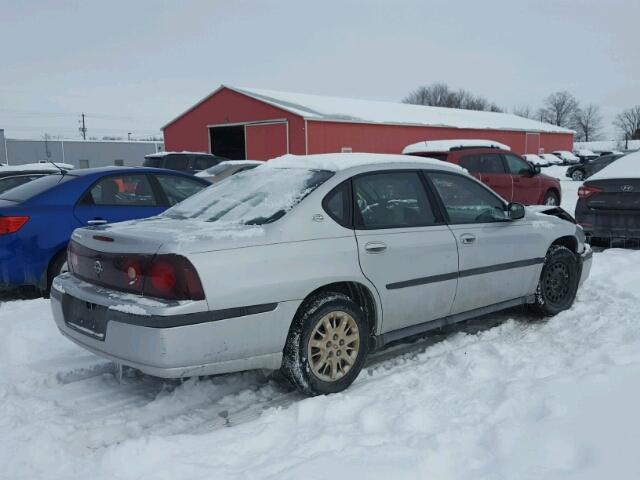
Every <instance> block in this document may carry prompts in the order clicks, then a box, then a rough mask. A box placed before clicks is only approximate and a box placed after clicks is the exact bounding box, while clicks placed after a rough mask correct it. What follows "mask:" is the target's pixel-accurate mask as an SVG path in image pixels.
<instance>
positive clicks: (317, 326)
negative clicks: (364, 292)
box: [282, 293, 368, 395]
mask: <svg viewBox="0 0 640 480" xmlns="http://www.w3.org/2000/svg"><path fill="white" fill-rule="evenodd" d="M367 341H368V328H367V321H366V319H365V316H364V313H363V312H362V309H361V308H360V307H359V306H358V305H357V304H356V303H355V302H354V301H353V300H351V299H350V298H349V297H347V296H346V295H343V294H340V293H325V294H322V295H320V296H316V297H314V298H312V299H310V300H307V301H305V303H304V304H303V306H302V307H301V308H300V312H299V313H298V315H297V316H296V318H295V320H294V322H293V325H292V326H291V330H290V332H289V337H288V338H287V343H286V346H285V349H284V357H283V361H282V373H283V374H284V375H285V376H286V377H287V378H288V379H289V381H291V383H293V385H294V386H295V387H296V388H298V389H299V390H301V391H302V392H304V393H305V394H307V395H326V394H329V393H336V392H340V391H342V390H344V389H346V388H347V387H348V386H349V385H351V383H353V381H354V380H355V379H356V377H357V376H358V374H359V373H360V370H362V367H363V365H364V362H365V360H366V357H367V353H368V342H367Z"/></svg>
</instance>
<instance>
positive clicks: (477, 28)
mask: <svg viewBox="0 0 640 480" xmlns="http://www.w3.org/2000/svg"><path fill="white" fill-rule="evenodd" d="M639 19H640V1H638V0H588V1H579V0H554V1H542V0H537V1H528V0H510V1H496V0H483V1H475V0H473V1H464V0H458V1H430V0H406V1H403V0H396V1H356V0H320V1H305V0H282V1H265V0H255V1H247V0H227V1H216V0H203V1H187V0H182V1H179V2H178V1H166V2H162V1H145V0H136V1H114V0H110V1H108V2H103V1H100V2H99V1H88V0H86V1H82V2H80V1H77V2H73V1H61V0H51V1H39V2H36V1H21V2H16V1H12V0H11V1H10V0H0V128H3V127H4V128H5V130H6V134H7V136H8V137H28V138H40V137H41V136H42V135H43V134H44V133H45V132H47V133H49V134H51V135H64V136H67V137H71V138H74V137H77V136H78V135H79V134H78V131H77V127H78V123H77V120H78V118H79V114H80V113H81V112H85V113H86V114H87V126H88V129H89V135H94V136H99V137H101V136H103V135H123V136H126V134H127V132H133V134H134V136H135V135H148V134H153V133H157V132H159V129H160V127H161V126H162V125H163V124H164V123H166V122H167V121H168V120H170V119H171V118H173V117H175V116H176V115H177V114H179V113H180V112H182V111H183V110H185V109H186V108H188V107H189V106H190V105H192V104H193V103H195V102H196V101H197V100H198V99H200V98H202V97H203V96H205V95H207V94H208V93H210V92H211V91H213V90H214V89H215V88H217V87H218V86H219V85H220V84H229V85H237V86H250V87H257V88H265V89H272V90H284V91H293V92H303V93H315V94H326V95H335V96H344V97H355V98H368V99H377V100H391V101H399V100H400V99H401V98H402V97H403V96H404V95H406V94H407V93H408V92H409V91H410V90H411V89H413V88H415V87H417V86H419V85H421V84H429V83H431V82H434V81H444V82H447V83H449V84H450V85H451V86H453V87H456V88H458V87H462V88H465V89H468V90H470V91H472V92H474V93H476V94H480V95H483V96H485V97H487V98H488V99H489V100H491V101H494V102H496V103H497V104H498V105H501V106H503V107H504V108H507V109H511V108H512V107H513V106H514V105H530V106H531V107H538V106H539V105H540V103H541V102H542V100H543V98H544V97H545V96H546V95H548V94H549V93H550V92H552V91H557V90H564V89H566V90H569V91H570V92H572V93H573V94H574V95H576V97H578V99H579V100H580V101H581V102H584V103H590V102H594V103H597V104H599V105H601V106H602V108H603V111H604V112H605V114H606V115H607V120H608V121H609V122H610V120H611V118H612V117H613V115H614V114H615V113H617V112H618V111H620V110H622V109H624V108H627V107H629V106H631V105H635V104H639V103H640V55H638V50H637V49H638V41H637V38H638V28H639V23H638V22H639ZM608 134H609V136H611V135H612V134H613V130H612V129H610V130H609V132H608Z"/></svg>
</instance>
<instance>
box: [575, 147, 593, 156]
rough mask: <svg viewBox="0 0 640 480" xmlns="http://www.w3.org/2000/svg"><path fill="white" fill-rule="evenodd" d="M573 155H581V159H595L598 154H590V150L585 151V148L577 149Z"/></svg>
mask: <svg viewBox="0 0 640 480" xmlns="http://www.w3.org/2000/svg"><path fill="white" fill-rule="evenodd" d="M573 153H575V154H576V155H582V156H583V157H597V156H598V154H597V153H595V152H592V151H591V150H589V149H587V148H579V149H577V150H574V151H573Z"/></svg>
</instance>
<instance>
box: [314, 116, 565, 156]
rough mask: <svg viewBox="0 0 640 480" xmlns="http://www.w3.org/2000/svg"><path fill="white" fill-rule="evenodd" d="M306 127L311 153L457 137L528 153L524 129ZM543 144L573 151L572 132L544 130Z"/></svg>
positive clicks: (387, 149) (377, 149)
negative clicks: (502, 144)
mask: <svg viewBox="0 0 640 480" xmlns="http://www.w3.org/2000/svg"><path fill="white" fill-rule="evenodd" d="M307 128H308V129H309V138H308V146H309V153H310V154H311V153H329V152H340V151H341V149H342V148H343V147H350V148H352V149H353V151H354V152H373V153H400V152H402V149H403V148H404V147H406V146H407V145H409V144H411V143H416V142H420V141H423V140H450V139H457V138H473V139H486V140H495V141H497V142H501V143H505V144H507V145H509V146H510V147H511V149H512V151H514V152H515V153H520V154H522V153H525V133H524V132H509V131H501V130H473V129H461V128H441V127H415V126H403V125H371V124H358V123H342V122H317V121H309V122H308V127H307ZM540 147H542V148H544V149H545V152H550V151H553V150H572V149H573V135H571V134H562V133H542V134H540Z"/></svg>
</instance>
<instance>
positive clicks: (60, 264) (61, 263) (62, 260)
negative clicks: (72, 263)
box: [42, 249, 69, 298]
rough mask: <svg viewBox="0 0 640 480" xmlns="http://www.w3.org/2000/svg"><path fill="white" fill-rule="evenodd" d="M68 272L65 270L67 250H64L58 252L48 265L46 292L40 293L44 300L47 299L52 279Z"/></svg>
mask: <svg viewBox="0 0 640 480" xmlns="http://www.w3.org/2000/svg"><path fill="white" fill-rule="evenodd" d="M68 271H69V269H68V268H67V250H66V249H65V250H63V251H62V252H59V253H58V254H57V255H56V256H55V257H54V259H53V260H51V263H50V264H49V268H48V270H47V287H46V290H45V291H44V292H42V294H43V296H44V297H45V298H49V293H50V292H51V284H52V283H53V279H54V278H56V277H57V276H58V275H60V274H62V273H64V272H68Z"/></svg>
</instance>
